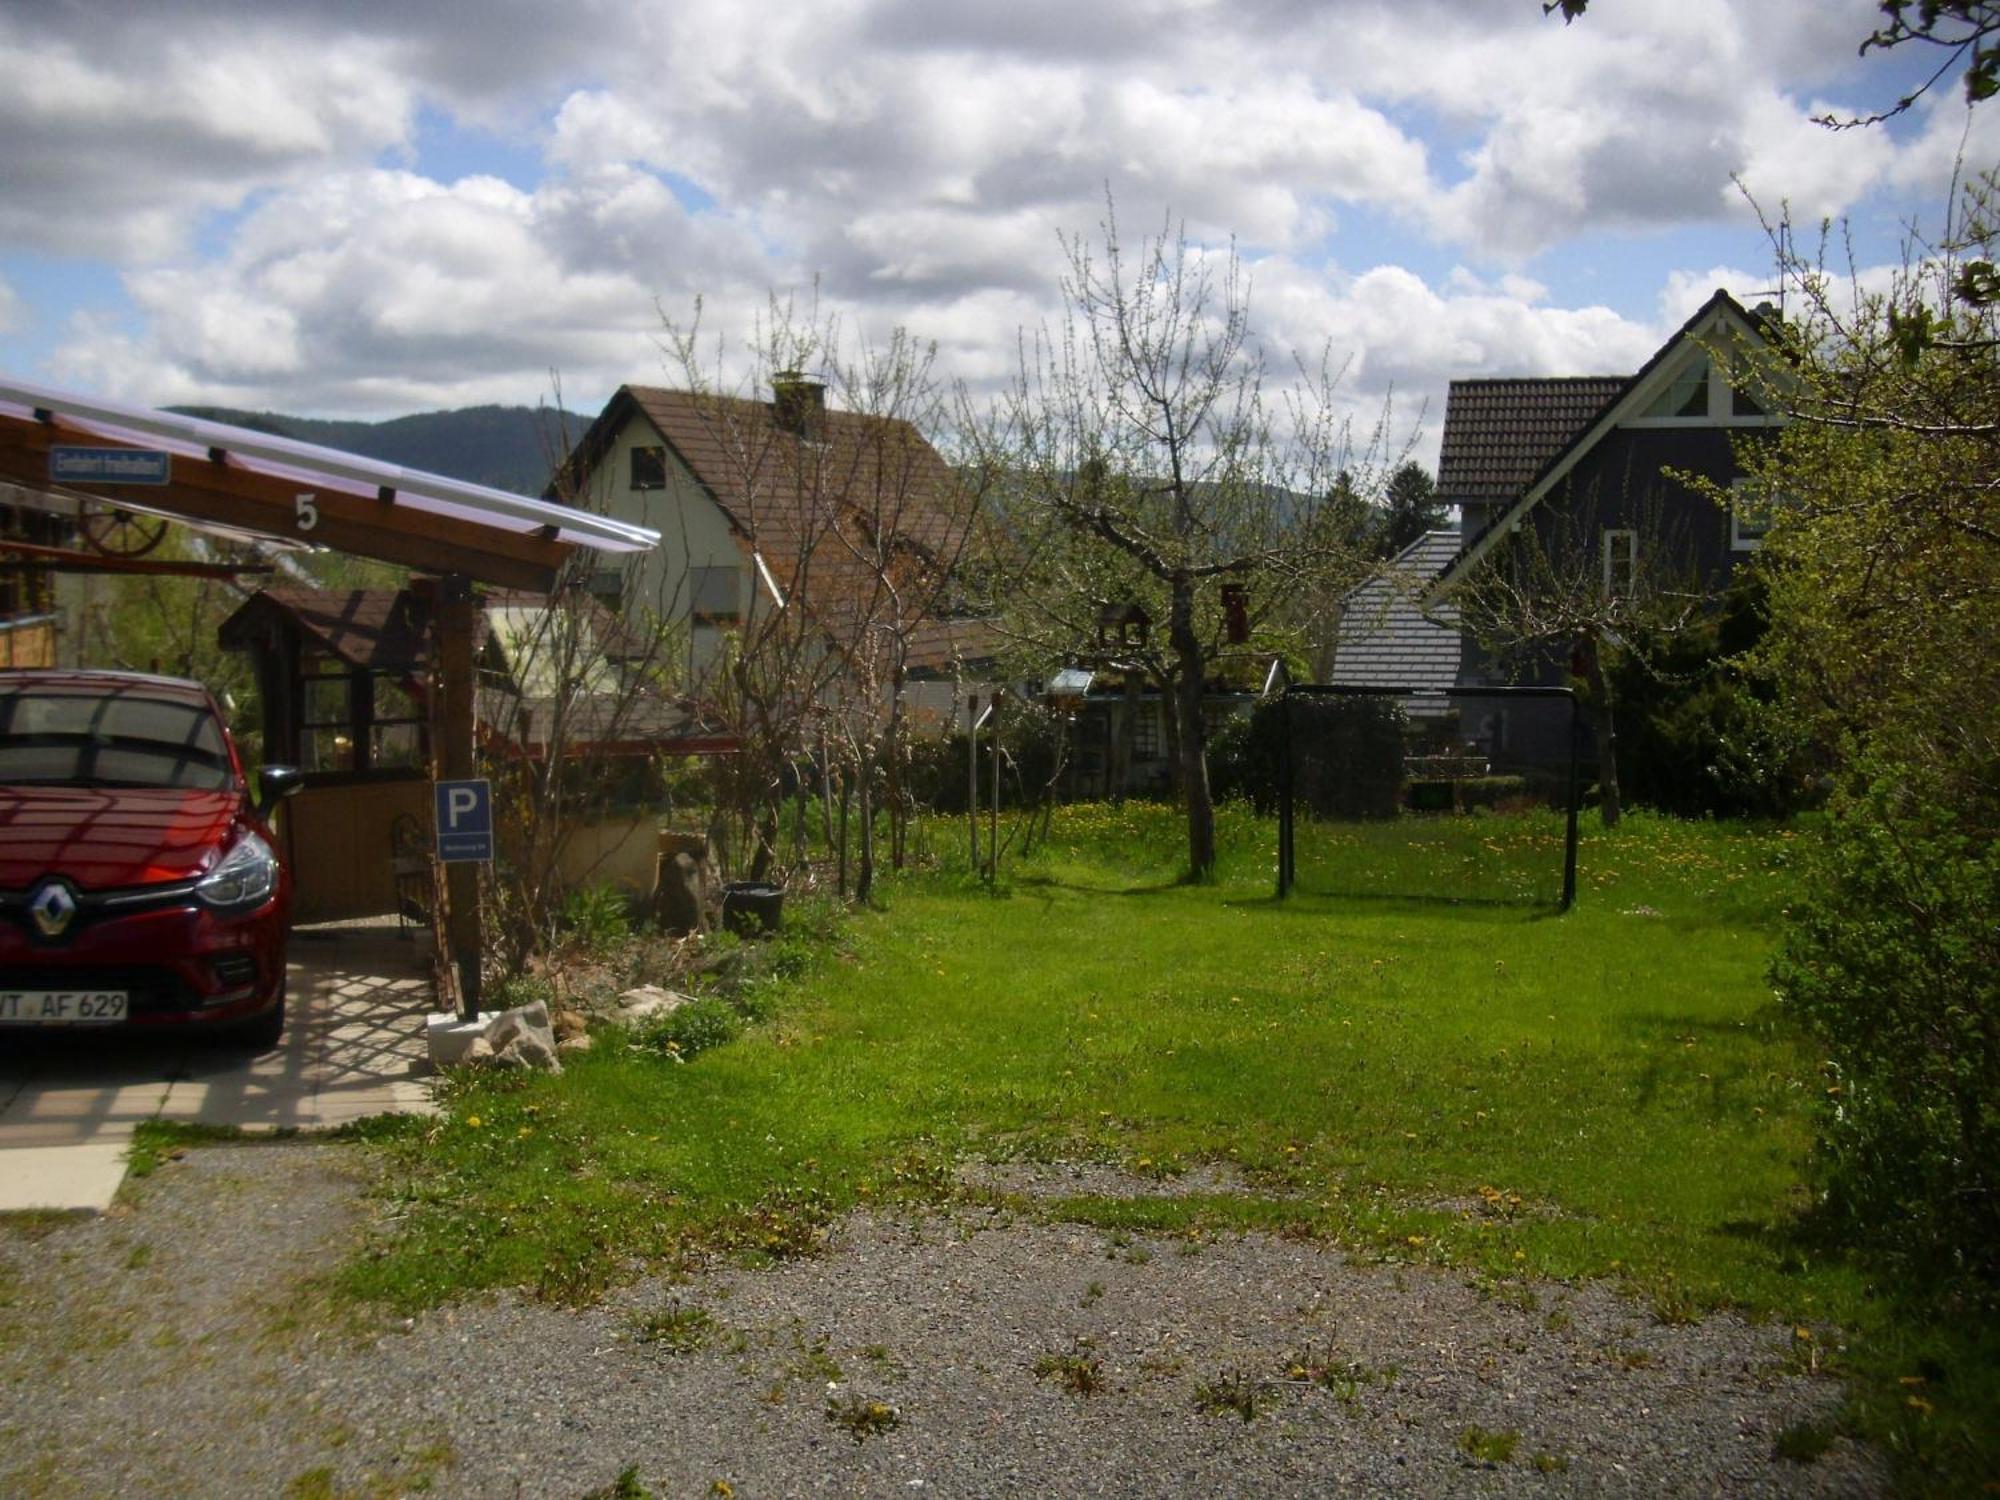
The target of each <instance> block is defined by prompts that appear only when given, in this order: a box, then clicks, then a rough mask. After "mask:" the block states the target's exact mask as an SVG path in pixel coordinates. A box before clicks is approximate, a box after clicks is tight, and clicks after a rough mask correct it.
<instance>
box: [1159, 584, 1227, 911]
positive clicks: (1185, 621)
mask: <svg viewBox="0 0 2000 1500" xmlns="http://www.w3.org/2000/svg"><path fill="white" fill-rule="evenodd" d="M1170 615H1171V618H1170V624H1169V629H1168V639H1169V642H1170V643H1171V644H1172V646H1173V648H1174V716H1175V719H1176V720H1177V722H1178V725H1179V735H1178V739H1179V741H1180V743H1179V744H1178V745H1177V746H1176V747H1175V749H1176V750H1177V751H1178V752H1179V756H1180V771H1181V775H1180V780H1181V795H1182V796H1183V797H1185V798H1186V799H1187V818H1188V875H1189V876H1190V877H1191V878H1192V879H1195V880H1206V879H1207V878H1208V877H1209V876H1210V875H1212V874H1213V873H1214V872H1215V804H1214V802H1213V801H1212V800H1210V797H1209V792H1208V755H1207V749H1208V747H1207V744H1206V743H1205V740H1206V737H1205V735H1204V734H1203V732H1202V729H1203V726H1202V717H1201V700H1202V678H1203V673H1202V656H1201V639H1200V637H1198V636H1197V635H1196V634H1195V631H1194V583H1193V580H1191V579H1185V578H1177V579H1175V580H1174V585H1173V607H1172V610H1171V612H1170Z"/></svg>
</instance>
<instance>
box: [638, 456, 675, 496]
mask: <svg viewBox="0 0 2000 1500" xmlns="http://www.w3.org/2000/svg"><path fill="white" fill-rule="evenodd" d="M666 487H667V450H666V449H665V448H634V449H633V450H632V488H633V489H635V490H663V489H665V488H666Z"/></svg>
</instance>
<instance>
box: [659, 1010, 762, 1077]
mask: <svg viewBox="0 0 2000 1500" xmlns="http://www.w3.org/2000/svg"><path fill="white" fill-rule="evenodd" d="M742 1031H743V1017H742V1016H740V1015H738V1014H737V1012H736V1008H735V1007H734V1006H732V1005H730V1004H729V1002H728V1001H726V1000H690V1001H689V1002H688V1003H687V1004H686V1005H683V1006H682V1007H681V1008H680V1009H679V1010H676V1011H674V1012H673V1013H671V1014H670V1015H667V1016H663V1017H662V1018H661V1019H660V1020H659V1021H657V1022H655V1023H654V1024H652V1025H651V1026H649V1027H647V1028H646V1033H645V1041H646V1044H647V1045H648V1046H651V1047H657V1048H658V1049H659V1050H660V1051H662V1052H670V1053H672V1054H673V1055H674V1056H676V1057H678V1058H680V1059H681V1060H682V1061H683V1062H685V1061H688V1060H689V1059H691V1058H694V1057H698V1056H700V1055H701V1054H702V1053H704V1052H706V1051H707V1050H708V1049H709V1048H711V1047H720V1046H722V1045H723V1044H724V1043H725V1042H733V1041H735V1040H736V1038H737V1037H738V1036H739V1035H741V1034H742Z"/></svg>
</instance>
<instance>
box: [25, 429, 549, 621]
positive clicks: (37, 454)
mask: <svg viewBox="0 0 2000 1500" xmlns="http://www.w3.org/2000/svg"><path fill="white" fill-rule="evenodd" d="M65 441H80V442H89V443H90V444H92V445H93V446H100V447H124V448H130V447H133V446H135V445H133V444H129V443H116V442H110V441H107V440H105V439H101V438H97V437H95V436H92V435H89V434H83V433H74V432H70V433H66V432H65V431H63V430H62V429H60V428H55V427H51V426H47V425H44V424H41V423H36V422H27V421H23V420H21V419H19V418H10V417H6V416H0V479H5V480H9V481H11V482H13V483H15V484H19V485H21V486H23V487H25V488H27V489H31V490H46V489H48V488H49V449H50V448H52V447H55V446H57V445H59V444H61V443H63V442H65ZM176 459H177V462H176V463H175V464H174V466H173V468H174V473H173V478H172V480H171V481H170V482H169V483H167V484H164V485H159V486H147V487H146V489H145V491H144V493H143V494H137V493H134V492H133V491H132V489H131V488H130V487H128V486H124V485H91V484H65V485H64V486H63V489H64V490H65V491H66V492H78V493H83V494H88V495H91V496H93V497H95V498H99V499H102V500H105V501H107V502H109V503H110V504H113V505H119V504H127V505H135V506H139V507H141V508H143V509H145V510H149V511H158V512H160V513H163V514H166V515H169V516H176V515H177V516H183V517H186V518H188V519H190V520H196V521H213V522H216V523H218V524H220V525H224V526H231V527H235V528H237V529H239V530H243V531H253V532H259V533H261V534H263V535H265V536H270V537H280V538H283V539H285V540H288V541H295V542H311V543H313V544H314V545H317V546H323V547H329V548H332V549H334V550H335V551H339V552H349V553H352V554H354V555H355V556H357V557H372V558H374V559H376V560H377V561H379V562H388V563H397V564H400V565H401V566H403V567H409V568H423V569H426V570H428V571H431V572H438V573H462V574H465V575H466V576H467V577H469V578H475V579H478V580H480V581H482V582H485V583H492V584H497V585H499V586H501V587H504V588H516V589H528V590H532V591H534V592H536V593H546V592H548V590H549V589H551V588H553V587H554V585H555V578H556V572H557V570H558V569H559V568H560V567H561V566H562V563H563V561H564V560H565V559H566V558H567V557H568V556H569V554H570V551H571V548H570V546H569V544H567V543H564V542H560V541H556V540H554V539H552V538H550V537H548V536H546V535H545V534H543V532H542V531H539V530H537V531H523V532H515V531H505V530H501V529H500V528H498V527H493V526H484V525H481V524H479V523H478V522H476V521H467V520H461V519H459V518H457V517H455V516H445V515H438V514H435V513H434V512H430V511H425V510H420V509H418V508H417V507H415V506H412V505H402V504H397V505H383V504H382V502H381V501H380V500H378V499H376V498H374V497H373V496H366V495H353V494H347V493H344V492H341V491H336V490H323V489H313V488H312V487H311V486H309V485H306V484H301V483H296V482H294V481H291V480H287V479H281V478H278V477H276V476H273V475H269V474H259V473H255V472H253V471H251V470H248V469H243V468H238V467H235V466H232V465H226V464H215V463H206V464H205V463H202V462H201V461H200V460H199V459H195V458H187V457H182V456H180V455H176Z"/></svg>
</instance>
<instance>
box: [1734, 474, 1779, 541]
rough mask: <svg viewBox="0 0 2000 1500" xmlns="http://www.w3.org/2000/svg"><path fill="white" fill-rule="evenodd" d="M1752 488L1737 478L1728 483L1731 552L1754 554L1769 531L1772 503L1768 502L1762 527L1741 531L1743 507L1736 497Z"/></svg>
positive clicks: (1765, 503) (1748, 482)
mask: <svg viewBox="0 0 2000 1500" xmlns="http://www.w3.org/2000/svg"><path fill="white" fill-rule="evenodd" d="M1752 488H1753V486H1752V484H1751V482H1750V481H1749V480H1748V479H1743V478H1737V479H1732V480H1730V481H1729V550H1730V551H1732V552H1755V551H1756V550H1757V549H1758V548H1759V547H1761V546H1763V545H1764V536H1765V533H1766V532H1768V531H1769V530H1770V529H1771V517H1770V514H1769V510H1770V506H1771V505H1772V503H1773V502H1771V501H1768V500H1767V501H1765V502H1764V505H1765V516H1764V525H1763V527H1762V528H1761V529H1759V530H1757V531H1751V532H1746V531H1744V529H1743V507H1742V504H1741V502H1740V500H1739V498H1738V497H1739V496H1742V495H1743V494H1745V493H1746V492H1747V491H1749V490H1750V489H1752Z"/></svg>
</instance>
